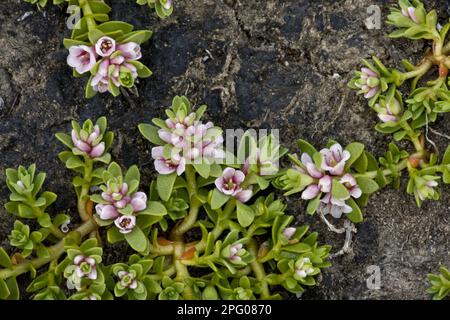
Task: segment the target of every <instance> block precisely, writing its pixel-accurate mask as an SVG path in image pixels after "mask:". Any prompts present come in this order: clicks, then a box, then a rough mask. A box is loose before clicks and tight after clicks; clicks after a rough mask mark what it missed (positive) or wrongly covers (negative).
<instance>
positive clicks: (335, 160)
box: [320, 143, 350, 176]
mask: <svg viewBox="0 0 450 320" xmlns="http://www.w3.org/2000/svg"><path fill="white" fill-rule="evenodd" d="M320 153H321V154H322V157H323V160H322V169H323V170H326V171H328V172H329V173H330V174H331V175H334V176H340V175H342V174H343V173H344V168H345V162H346V161H347V160H348V159H350V152H348V151H347V150H342V147H341V145H340V144H339V143H335V144H334V145H332V146H331V148H330V149H326V148H325V149H322V150H320Z"/></svg>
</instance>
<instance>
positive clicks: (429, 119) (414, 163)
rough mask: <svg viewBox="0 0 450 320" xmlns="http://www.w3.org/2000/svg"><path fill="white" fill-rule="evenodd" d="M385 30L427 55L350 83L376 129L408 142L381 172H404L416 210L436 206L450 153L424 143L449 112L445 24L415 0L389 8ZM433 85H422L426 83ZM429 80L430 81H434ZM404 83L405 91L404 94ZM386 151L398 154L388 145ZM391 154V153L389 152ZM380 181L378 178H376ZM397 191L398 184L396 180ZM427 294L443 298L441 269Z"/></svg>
mask: <svg viewBox="0 0 450 320" xmlns="http://www.w3.org/2000/svg"><path fill="white" fill-rule="evenodd" d="M387 23H388V24H390V25H392V26H394V27H395V28H396V30H395V31H393V32H392V33H391V34H390V35H389V36H390V37H391V38H401V37H403V38H406V39H409V40H414V41H415V40H425V41H427V42H428V41H429V42H431V44H432V45H431V46H430V48H429V50H427V51H426V52H424V58H423V59H422V60H421V62H420V64H419V65H417V66H416V65H413V64H412V63H411V62H409V61H408V60H407V59H405V60H403V61H402V62H403V65H404V69H405V71H401V70H398V69H395V68H388V67H386V66H385V65H384V64H383V63H382V62H381V61H380V60H379V59H378V58H377V57H372V62H369V61H366V60H364V65H365V66H364V67H363V68H362V69H361V71H357V72H356V74H355V77H354V78H353V79H352V80H351V82H350V83H349V86H350V88H353V89H356V90H358V93H359V94H363V95H364V97H365V98H366V99H368V104H369V107H370V108H372V109H373V110H374V111H375V112H376V113H377V115H378V118H379V123H378V124H377V125H376V126H375V129H376V130H377V131H379V132H381V133H385V134H392V135H393V138H394V140H395V141H402V140H408V141H409V142H411V145H412V148H411V149H410V150H407V151H401V153H400V154H398V155H397V156H396V155H395V154H391V155H387V156H386V157H384V158H382V159H380V164H382V165H383V166H384V167H386V169H385V170H386V171H383V172H384V173H388V172H390V173H393V174H395V176H397V175H399V174H400V173H401V172H402V171H406V173H407V174H408V177H409V182H408V185H407V188H406V191H407V192H408V193H410V194H413V195H414V197H415V199H416V202H417V205H418V206H419V207H420V206H421V204H422V202H423V201H425V200H438V199H439V197H440V195H439V189H438V186H439V184H440V183H444V184H449V183H450V148H447V150H446V151H445V152H444V153H443V155H442V156H440V152H439V150H438V149H437V146H436V144H435V143H434V142H433V141H432V140H431V139H430V138H429V137H428V133H429V131H430V132H433V133H435V132H436V131H434V130H432V129H431V128H429V127H430V125H431V124H432V123H434V122H435V121H436V120H437V119H438V117H439V116H440V115H441V114H443V113H447V112H449V111H450V91H449V89H448V85H450V83H449V78H448V70H449V68H450V42H448V41H447V38H448V37H447V35H448V31H449V29H450V23H446V24H444V25H442V26H441V25H440V24H439V23H438V15H437V12H436V11H435V10H431V11H427V10H426V8H425V7H424V5H423V3H422V2H420V1H418V0H413V1H408V0H400V1H399V2H398V7H396V8H392V9H391V12H390V14H389V16H388V21H387ZM425 76H426V79H429V78H430V77H431V78H432V80H429V81H423V80H422V79H423V78H425ZM433 77H434V78H433ZM407 82H408V83H409V85H410V90H409V91H406V90H405V91H403V90H402V89H403V88H404V87H402V85H403V84H405V83H407ZM390 149H391V151H392V150H393V149H397V147H395V146H394V145H393V144H392V145H391V147H390ZM391 153H392V152H391ZM379 176H380V177H381V175H379ZM395 184H396V186H398V185H399V184H398V180H396V183H395ZM429 279H430V281H431V284H432V288H431V289H430V290H429V291H430V293H433V294H434V298H435V299H442V298H444V297H445V296H446V295H448V293H449V291H450V287H449V279H450V277H449V274H448V270H447V269H445V268H444V267H442V268H441V275H429Z"/></svg>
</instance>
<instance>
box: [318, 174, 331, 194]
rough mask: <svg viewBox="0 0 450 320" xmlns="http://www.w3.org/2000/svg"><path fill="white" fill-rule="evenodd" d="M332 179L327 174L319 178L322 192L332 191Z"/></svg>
mask: <svg viewBox="0 0 450 320" xmlns="http://www.w3.org/2000/svg"><path fill="white" fill-rule="evenodd" d="M331 183H332V179H331V177H330V176H325V177H323V178H321V179H320V180H319V188H320V191H321V192H325V193H328V192H330V191H331Z"/></svg>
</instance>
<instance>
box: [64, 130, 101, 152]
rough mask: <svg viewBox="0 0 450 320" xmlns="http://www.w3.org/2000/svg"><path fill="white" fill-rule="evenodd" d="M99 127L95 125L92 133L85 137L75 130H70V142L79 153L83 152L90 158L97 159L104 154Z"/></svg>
mask: <svg viewBox="0 0 450 320" xmlns="http://www.w3.org/2000/svg"><path fill="white" fill-rule="evenodd" d="M100 136H101V132H100V127H99V126H98V125H95V126H94V128H93V131H92V132H91V133H89V134H88V135H86V136H83V135H81V134H80V133H79V132H77V131H76V130H75V129H73V130H72V142H73V144H74V146H75V148H77V149H78V150H79V151H81V152H84V153H85V154H87V155H88V156H89V157H90V158H98V157H100V156H101V155H103V153H104V152H105V143H104V142H103V141H101V139H100V138H101V137H100Z"/></svg>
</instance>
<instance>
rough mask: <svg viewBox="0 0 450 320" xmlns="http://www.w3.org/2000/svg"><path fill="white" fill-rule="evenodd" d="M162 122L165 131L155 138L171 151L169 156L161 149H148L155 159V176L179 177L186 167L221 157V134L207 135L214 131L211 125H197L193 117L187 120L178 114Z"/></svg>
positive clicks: (189, 116) (200, 123)
mask: <svg viewBox="0 0 450 320" xmlns="http://www.w3.org/2000/svg"><path fill="white" fill-rule="evenodd" d="M165 122H166V126H167V127H166V128H163V129H160V130H159V131H158V135H159V137H160V138H161V140H163V141H164V142H165V143H167V144H169V145H171V147H172V148H171V155H170V156H168V155H165V154H164V147H162V146H159V147H154V148H153V149H152V158H153V159H155V169H156V171H158V173H160V174H170V173H172V172H176V173H177V175H181V174H182V173H183V172H184V171H185V168H186V164H188V163H194V162H196V161H199V160H201V159H205V158H206V159H209V160H212V161H214V160H216V159H222V158H224V157H225V153H224V151H223V150H222V144H223V137H222V134H211V133H212V130H214V125H213V123H212V122H208V123H206V124H203V123H202V122H201V121H197V120H196V116H195V113H191V114H189V115H187V116H184V115H180V114H178V115H177V116H176V117H175V118H170V119H167V120H166V121H165Z"/></svg>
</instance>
